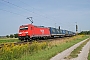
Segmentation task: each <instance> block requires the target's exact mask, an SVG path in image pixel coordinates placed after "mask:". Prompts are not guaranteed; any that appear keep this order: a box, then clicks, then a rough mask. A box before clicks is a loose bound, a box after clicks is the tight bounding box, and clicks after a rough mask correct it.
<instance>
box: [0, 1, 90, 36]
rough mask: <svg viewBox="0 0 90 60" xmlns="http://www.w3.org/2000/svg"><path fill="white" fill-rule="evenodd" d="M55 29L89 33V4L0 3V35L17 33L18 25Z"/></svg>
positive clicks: (75, 2) (77, 2) (57, 2)
mask: <svg viewBox="0 0 90 60" xmlns="http://www.w3.org/2000/svg"><path fill="white" fill-rule="evenodd" d="M27 17H33V21H34V23H33V24H34V25H37V26H41V25H43V26H46V27H50V26H51V27H55V23H56V27H57V28H58V26H61V28H62V29H66V30H71V31H75V24H76V23H75V22H77V24H78V31H79V32H80V31H83V30H90V27H89V26H90V23H89V22H90V0H0V35H8V34H14V33H18V29H19V26H20V25H23V24H29V23H31V22H30V21H29V20H27V19H26V18H27Z"/></svg>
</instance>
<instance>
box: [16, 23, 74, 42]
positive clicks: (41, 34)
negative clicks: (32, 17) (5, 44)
mask: <svg viewBox="0 0 90 60" xmlns="http://www.w3.org/2000/svg"><path fill="white" fill-rule="evenodd" d="M74 35H75V33H74V32H72V31H68V30H62V29H60V27H59V28H58V29H57V28H53V27H44V26H35V25H32V24H26V25H22V26H20V27H19V33H18V38H19V40H21V41H24V40H26V41H30V40H34V39H47V38H55V37H65V36H74Z"/></svg>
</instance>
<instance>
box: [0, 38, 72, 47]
mask: <svg viewBox="0 0 90 60" xmlns="http://www.w3.org/2000/svg"><path fill="white" fill-rule="evenodd" d="M66 38H70V37H65V38H54V39H46V40H36V42H38V43H41V42H47V41H54V40H62V39H66ZM34 41H35V40H32V41H30V42H24V41H21V42H10V43H2V44H0V48H2V47H4V46H5V45H9V46H10V45H12V44H14V46H15V45H21V44H27V43H29V44H32V42H34Z"/></svg>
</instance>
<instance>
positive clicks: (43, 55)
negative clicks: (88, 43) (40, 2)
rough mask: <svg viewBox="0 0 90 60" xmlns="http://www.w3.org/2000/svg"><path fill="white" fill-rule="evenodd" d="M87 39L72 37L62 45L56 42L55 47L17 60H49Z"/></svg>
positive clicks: (84, 37)
mask: <svg viewBox="0 0 90 60" xmlns="http://www.w3.org/2000/svg"><path fill="white" fill-rule="evenodd" d="M86 38H88V36H82V37H78V36H76V38H74V37H72V38H71V40H70V39H67V40H62V41H63V42H62V43H58V42H57V41H54V42H52V43H51V44H54V43H55V44H56V45H54V46H51V45H50V46H51V47H49V48H46V49H45V50H41V51H38V52H33V53H32V54H25V55H23V56H22V57H21V58H19V59H17V60H49V59H50V58H51V57H53V56H55V55H56V54H58V53H60V52H62V51H64V50H65V49H67V48H69V47H71V46H73V45H75V44H76V43H78V42H80V41H82V40H84V39H86ZM64 41H65V42H64ZM56 42H57V43H56Z"/></svg>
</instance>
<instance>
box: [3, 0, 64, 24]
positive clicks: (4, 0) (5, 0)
mask: <svg viewBox="0 0 90 60" xmlns="http://www.w3.org/2000/svg"><path fill="white" fill-rule="evenodd" d="M2 1H3V2H5V3H8V4H10V5H13V6H15V7H18V8H20V9H23V10H25V11H28V12H30V13H33V14H35V15H37V16H38V15H39V16H40V17H43V18H46V19H47V20H51V21H53V20H54V21H55V18H52V19H51V18H50V17H49V18H48V17H46V16H43V15H41V14H38V13H36V12H33V11H30V10H28V9H26V8H23V7H20V6H18V5H16V4H14V3H12V2H9V1H7V0H2ZM27 5H28V4H27ZM32 8H33V7H32ZM33 9H35V8H33ZM1 10H2V9H1ZM3 11H7V10H3ZM7 12H10V13H13V14H17V15H20V16H23V15H22V14H18V13H14V12H11V11H7ZM24 17H25V18H26V17H27V16H24ZM41 21H42V20H41ZM43 21H44V20H43ZM45 22H46V21H45ZM46 23H51V22H46ZM55 23H56V22H55ZM59 23H60V24H64V23H61V22H59Z"/></svg>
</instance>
